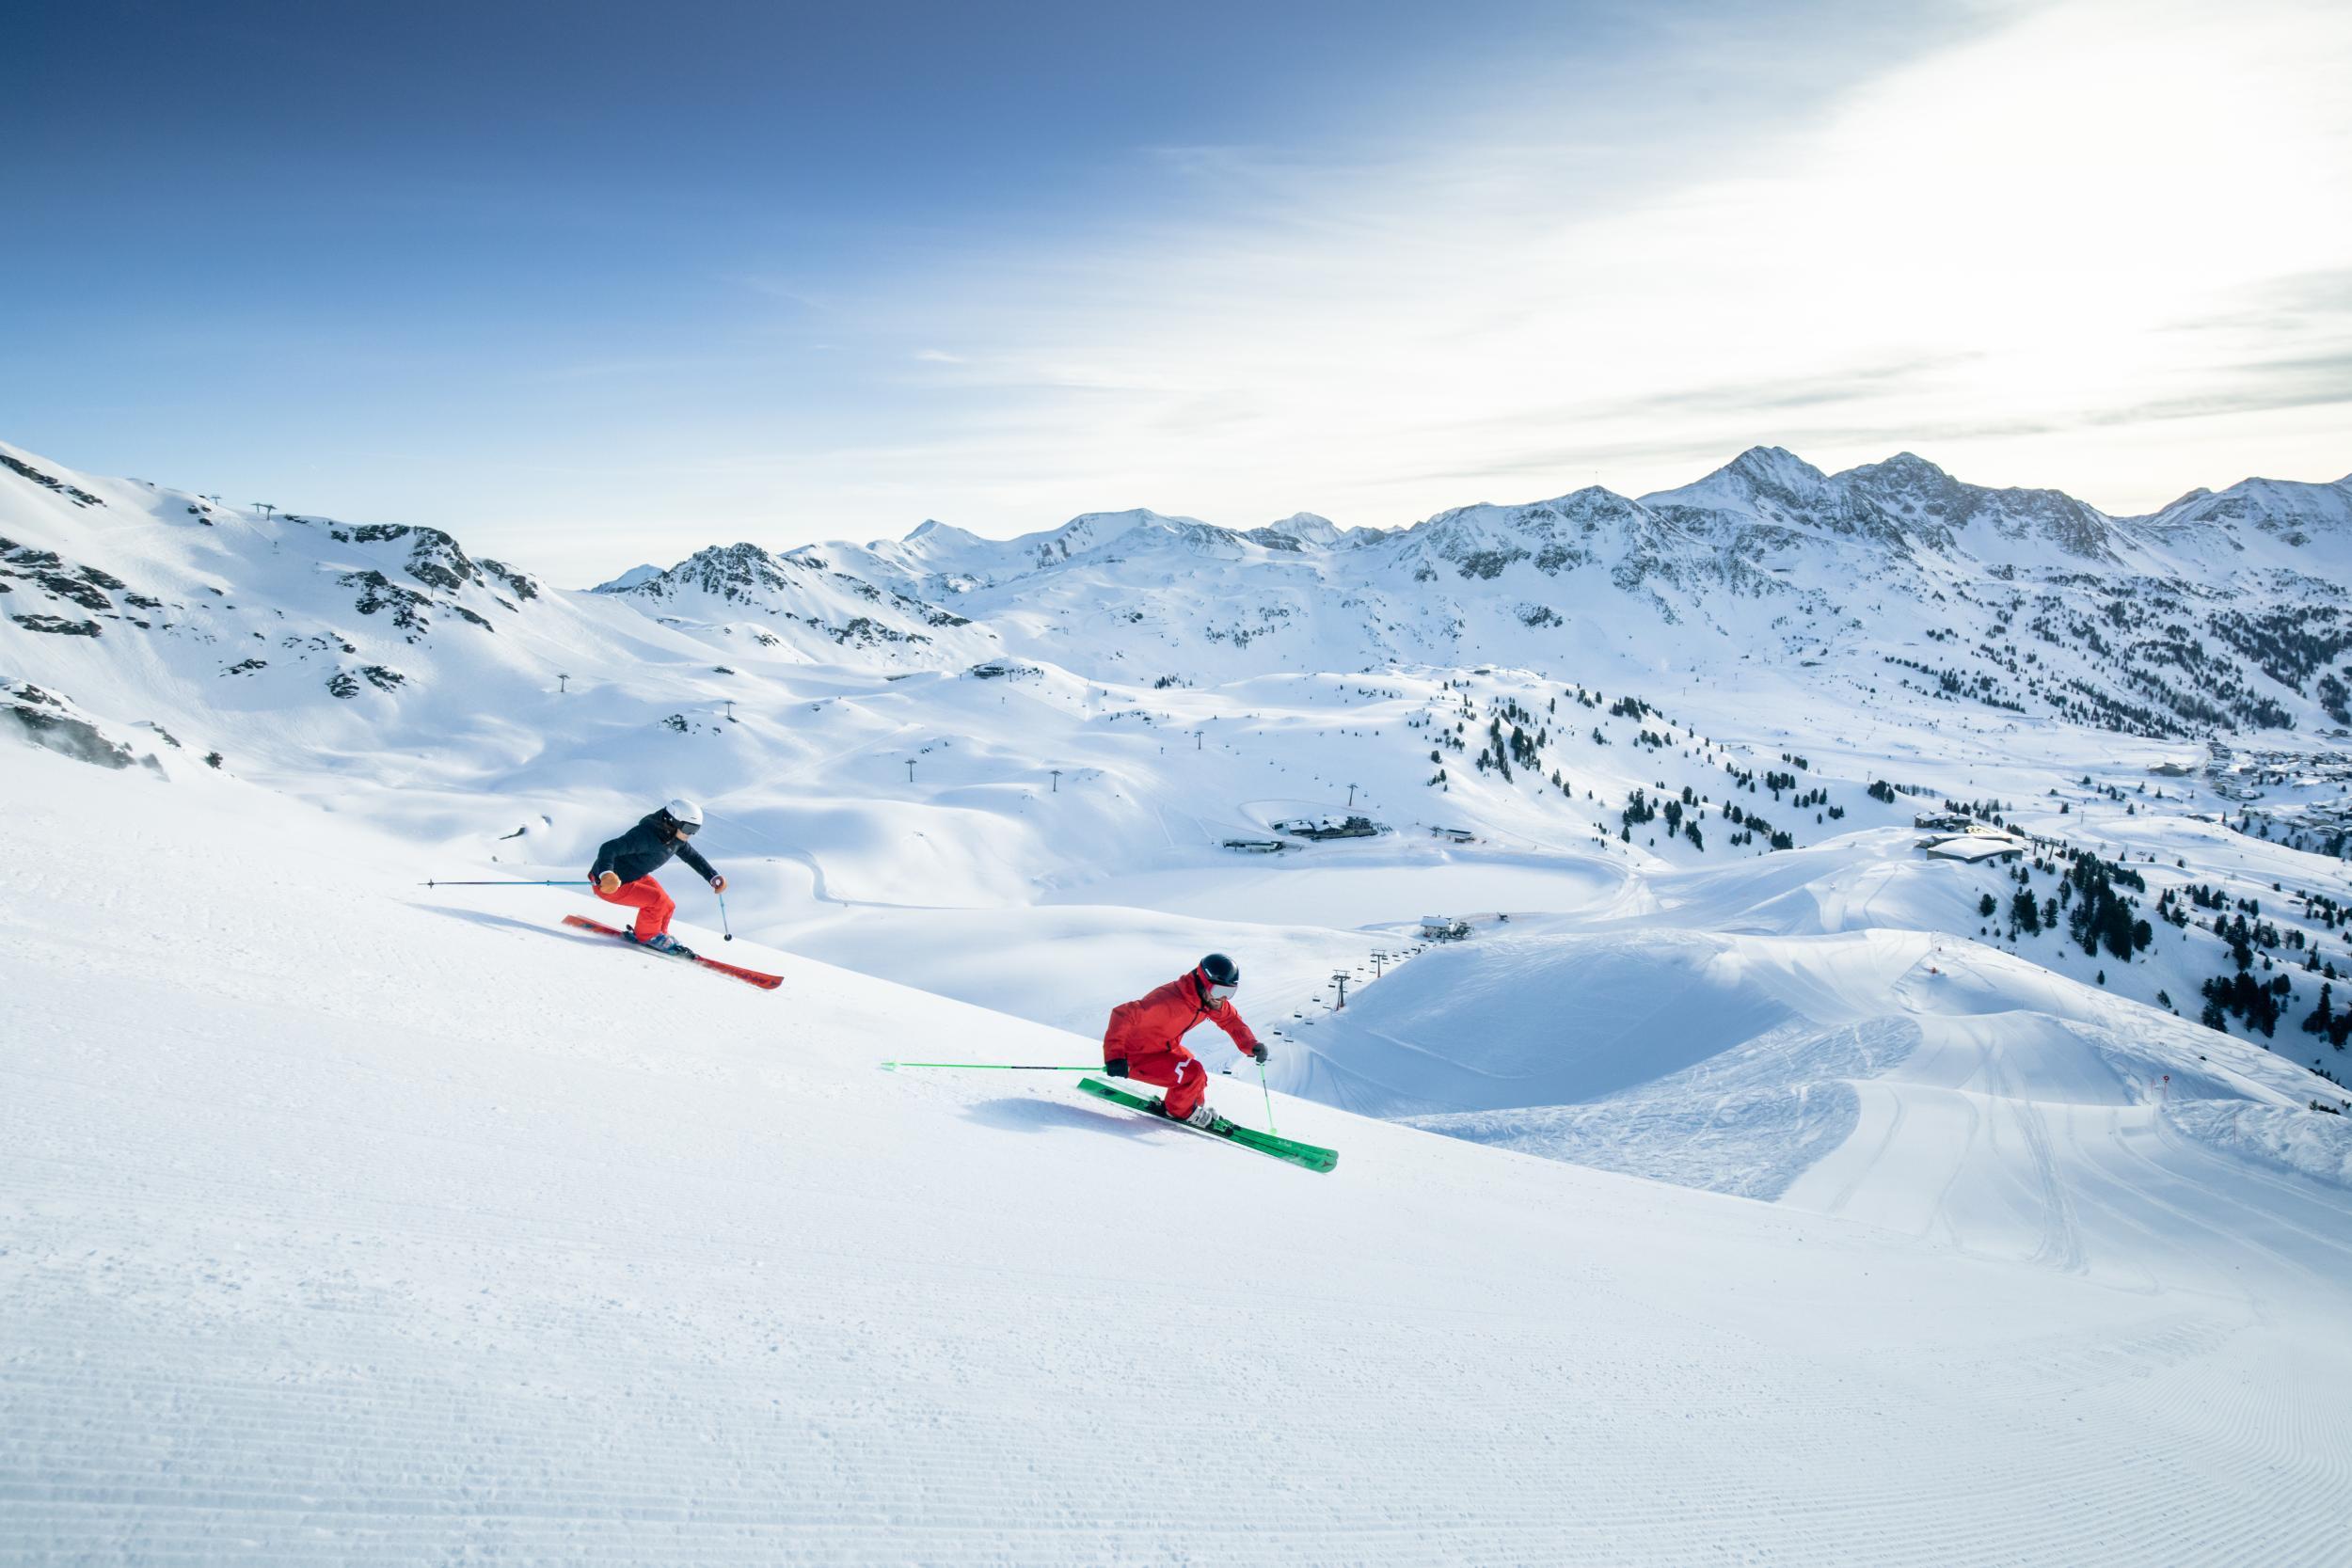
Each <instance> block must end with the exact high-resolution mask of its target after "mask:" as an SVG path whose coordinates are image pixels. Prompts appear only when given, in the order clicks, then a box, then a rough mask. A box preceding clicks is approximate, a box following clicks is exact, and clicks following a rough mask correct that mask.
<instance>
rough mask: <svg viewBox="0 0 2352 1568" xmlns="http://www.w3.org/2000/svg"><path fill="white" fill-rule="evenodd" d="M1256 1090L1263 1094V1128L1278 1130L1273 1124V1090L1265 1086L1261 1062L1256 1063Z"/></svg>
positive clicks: (1263, 1065) (1268, 1130)
mask: <svg viewBox="0 0 2352 1568" xmlns="http://www.w3.org/2000/svg"><path fill="white" fill-rule="evenodd" d="M1258 1092H1259V1093H1260V1094H1262V1095H1264V1096H1265V1130H1266V1131H1267V1132H1279V1131H1280V1129H1279V1128H1278V1127H1276V1126H1275V1125H1274V1091H1273V1090H1272V1089H1269V1088H1267V1087H1266V1086H1265V1064H1264V1063H1263V1062H1260V1063H1259V1064H1258Z"/></svg>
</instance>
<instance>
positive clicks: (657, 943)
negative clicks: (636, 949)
mask: <svg viewBox="0 0 2352 1568" xmlns="http://www.w3.org/2000/svg"><path fill="white" fill-rule="evenodd" d="M638 945H640V946H642V947H644V948H647V949H649V950H651V951H653V952H656V953H662V954H667V955H668V956H669V957H671V958H692V957H693V956H694V950H693V949H692V948H691V947H689V946H687V945H686V944H685V943H684V942H680V941H678V939H677V938H675V937H674V936H672V935H671V934H670V933H669V932H667V931H664V932H662V933H661V934H660V936H658V937H647V938H646V939H645V940H644V942H640V943H639V944H638Z"/></svg>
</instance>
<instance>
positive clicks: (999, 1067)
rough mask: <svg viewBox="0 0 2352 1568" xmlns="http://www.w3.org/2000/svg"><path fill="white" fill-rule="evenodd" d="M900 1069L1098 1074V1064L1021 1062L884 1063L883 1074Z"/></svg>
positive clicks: (1099, 1068)
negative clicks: (1055, 1065)
mask: <svg viewBox="0 0 2352 1568" xmlns="http://www.w3.org/2000/svg"><path fill="white" fill-rule="evenodd" d="M902 1067H945V1068H959V1069H963V1070H964V1071H967V1072H1100V1071H1102V1070H1103V1066H1102V1064H1101V1063H1100V1062H1096V1063H1093V1064H1090V1065H1089V1066H1087V1067H1037V1066H1033V1065H1030V1064H1027V1063H1023V1062H884V1063H882V1070H883V1071H884V1072H896V1071H897V1070H898V1069H900V1068H902Z"/></svg>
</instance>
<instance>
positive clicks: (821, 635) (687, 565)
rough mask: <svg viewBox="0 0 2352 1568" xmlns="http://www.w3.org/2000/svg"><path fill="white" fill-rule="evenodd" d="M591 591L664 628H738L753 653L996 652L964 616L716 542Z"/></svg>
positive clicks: (805, 561) (795, 561) (802, 561)
mask: <svg viewBox="0 0 2352 1568" xmlns="http://www.w3.org/2000/svg"><path fill="white" fill-rule="evenodd" d="M631 579H633V580H631ZM594 592H596V593H598V594H616V595H622V596H626V597H628V599H630V600H632V601H634V602H636V603H637V604H639V605H641V606H642V607H644V609H645V611H646V613H648V614H649V615H651V616H653V617H654V618H655V619H656V620H659V621H660V622H662V623H663V624H665V625H669V626H689V627H692V628H695V629H697V630H700V631H704V632H716V633H718V634H719V635H720V636H732V635H735V634H736V633H737V632H741V633H742V634H743V635H744V636H745V637H747V638H748V639H749V640H750V641H752V642H753V643H755V644H756V645H757V646H759V647H761V648H767V649H776V648H783V649H788V650H790V651H791V652H792V653H794V654H798V655H801V656H803V657H810V658H815V659H819V660H829V659H832V658H834V657H848V658H851V659H854V658H856V657H861V656H868V657H880V658H882V659H884V660H887V661H906V662H914V663H923V664H931V663H938V662H942V661H954V660H959V659H960V660H963V661H966V662H968V661H970V660H971V659H973V658H976V657H984V656H985V655H987V654H989V653H991V652H993V651H994V649H993V640H992V638H991V637H990V635H989V634H988V633H987V632H986V631H984V630H982V631H976V632H968V633H967V632H966V631H965V628H967V627H969V626H971V622H970V621H969V620H968V619H967V618H966V617H964V616H961V615H959V614H956V613H955V612H954V611H952V610H942V609H940V608H938V607H937V606H935V605H930V604H926V603H924V602H922V601H921V600H920V599H916V598H914V597H912V596H910V595H908V594H901V593H898V592H897V591H896V590H891V589H882V588H878V587H876V586H875V585H874V584H873V583H871V582H868V581H866V579H865V578H860V577H855V576H852V575H851V574H850V573H848V572H843V571H837V570H834V569H833V567H832V566H831V565H829V564H828V563H827V562H825V561H824V560H823V559H822V558H821V557H820V556H818V555H817V554H816V553H814V552H810V551H803V550H796V551H791V552H788V553H787V554H784V555H771V554H770V553H769V552H768V551H766V550H763V549H761V548H760V547H759V546H756V545H748V544H737V545H728V546H712V547H711V548H708V549H704V550H697V551H696V552H695V553H694V554H693V555H692V556H691V557H689V558H688V559H687V560H684V561H681V562H678V563H677V564H676V565H675V566H673V567H671V568H670V569H669V570H668V571H666V572H654V573H652V574H651V575H641V574H640V573H637V572H632V573H628V574H626V576H625V577H624V578H616V579H614V580H613V581H612V582H610V583H607V584H605V585H604V586H602V587H600V588H597V589H596V590H594Z"/></svg>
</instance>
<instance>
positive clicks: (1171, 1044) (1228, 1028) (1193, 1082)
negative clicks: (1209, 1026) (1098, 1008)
mask: <svg viewBox="0 0 2352 1568" xmlns="http://www.w3.org/2000/svg"><path fill="white" fill-rule="evenodd" d="M1200 1022H1209V1023H1214V1024H1216V1026H1217V1027H1218V1028H1220V1029H1222V1030H1224V1031H1225V1033H1226V1034H1227V1035H1229V1036H1231V1037H1232V1041H1233V1044H1234V1045H1236V1046H1238V1047H1239V1048H1240V1049H1241V1053H1242V1054H1243V1055H1245V1056H1247V1055H1249V1054H1251V1053H1254V1052H1255V1051H1256V1050H1257V1049H1258V1037H1257V1036H1255V1035H1253V1034H1251V1033H1250V1032H1249V1025H1248V1024H1247V1023H1244V1022H1242V1018H1241V1014H1239V1013H1237V1012H1235V1011H1234V1010H1233V999H1232V997H1230V996H1229V997H1227V998H1226V999H1225V1003H1224V1005H1223V1006H1216V1007H1212V1006H1209V1005H1208V1004H1207V1003H1205V1002H1203V1001H1202V1000H1201V999H1200V971H1199V970H1194V971H1193V972H1192V973H1190V974H1184V975H1182V976H1180V977H1178V978H1176V979H1173V980H1170V981H1169V982H1168V984H1166V985H1164V986H1161V987H1158V988H1157V989H1155V990H1151V991H1148V992H1146V993H1145V994H1144V995H1143V996H1141V997H1139V998H1137V999H1136V1000H1135V1001H1133V1002H1121V1003H1120V1005H1119V1006H1116V1007H1113V1008H1112V1009H1111V1022H1110V1027H1109V1028H1107V1029H1105V1030H1104V1032H1103V1060H1104V1062H1106V1063H1107V1062H1116V1061H1118V1060H1119V1059H1120V1058H1121V1057H1122V1056H1123V1057H1125V1058H1126V1061H1127V1076H1128V1077H1130V1078H1133V1079H1135V1080H1136V1081H1137V1082H1138V1083H1144V1084H1157V1085H1161V1086H1162V1087H1163V1088H1165V1089H1167V1090H1168V1096H1167V1101H1168V1115H1169V1116H1171V1117H1177V1118H1178V1119H1179V1120H1182V1119H1183V1118H1184V1117H1188V1116H1190V1115H1192V1113H1193V1110H1194V1108H1195V1107H1197V1106H1198V1105H1199V1104H1200V1097H1201V1096H1202V1095H1204V1094H1206V1093H1208V1091H1209V1069H1206V1068H1204V1067H1202V1066H1201V1065H1200V1058H1199V1057H1197V1056H1195V1055H1194V1054H1193V1053H1191V1052H1189V1051H1186V1050H1185V1049H1184V1045H1183V1043H1182V1042H1183V1040H1184V1036H1185V1034H1186V1033H1187V1032H1188V1031H1189V1030H1190V1029H1191V1028H1192V1027H1193V1025H1195V1024H1197V1023H1200Z"/></svg>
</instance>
